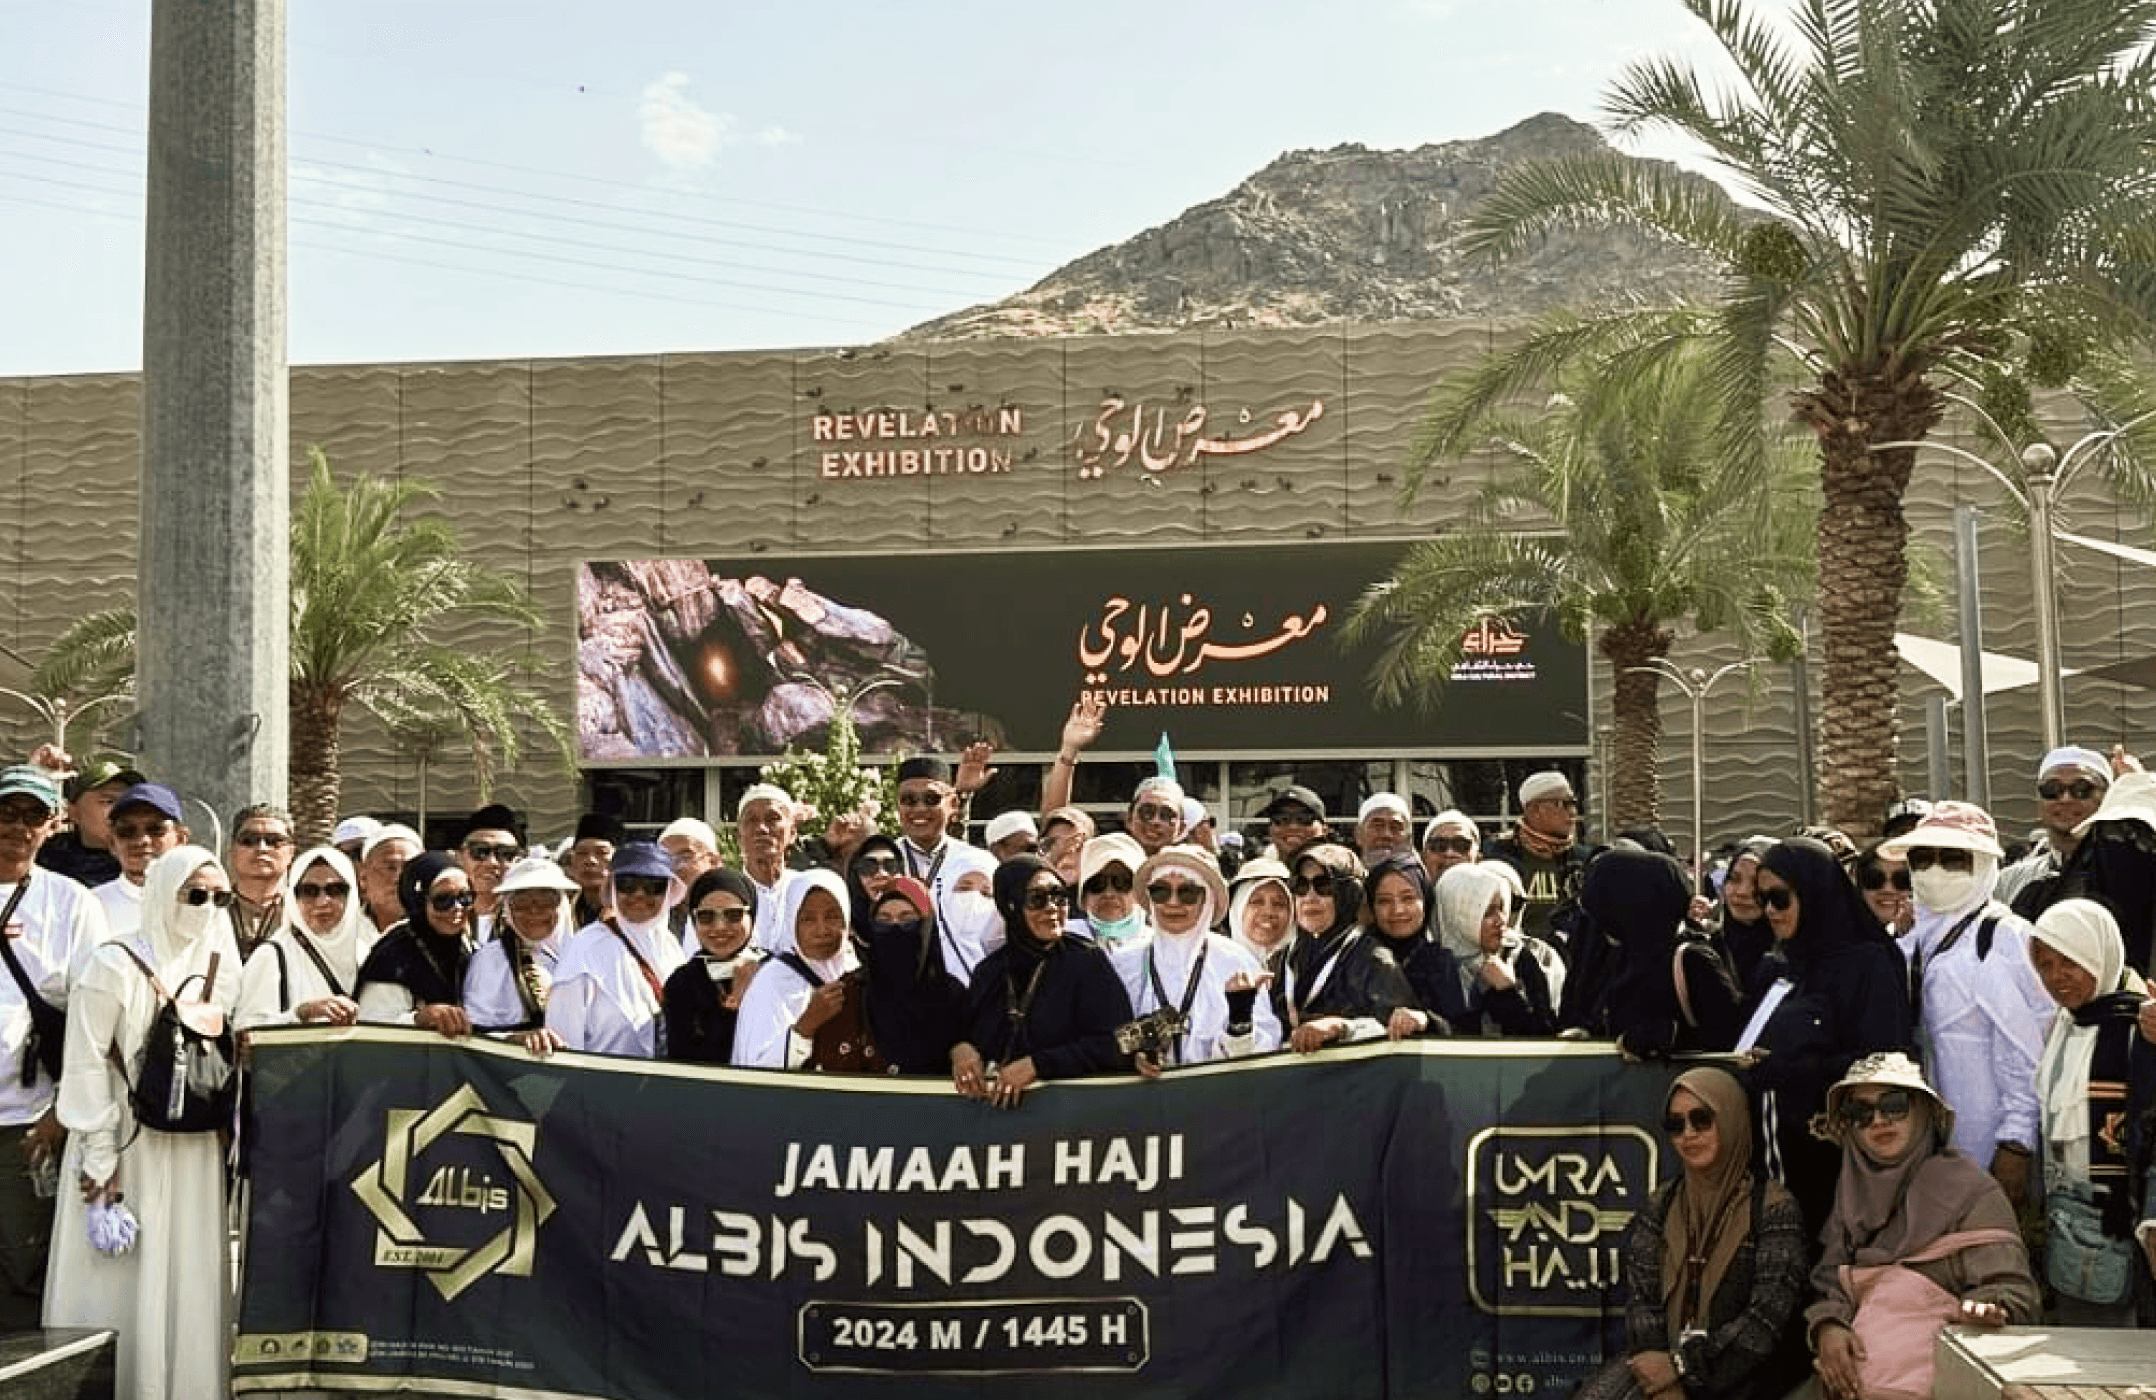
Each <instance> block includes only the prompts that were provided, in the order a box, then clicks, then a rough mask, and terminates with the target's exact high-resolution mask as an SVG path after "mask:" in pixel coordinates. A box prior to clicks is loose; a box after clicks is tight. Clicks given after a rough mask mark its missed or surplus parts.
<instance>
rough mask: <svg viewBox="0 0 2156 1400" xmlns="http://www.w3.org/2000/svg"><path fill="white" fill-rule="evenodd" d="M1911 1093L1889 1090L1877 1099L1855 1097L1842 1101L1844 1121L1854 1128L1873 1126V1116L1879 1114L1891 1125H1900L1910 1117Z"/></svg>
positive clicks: (1902, 1090)
mask: <svg viewBox="0 0 2156 1400" xmlns="http://www.w3.org/2000/svg"><path fill="white" fill-rule="evenodd" d="M1909 1102H1910V1100H1909V1091H1908V1090H1907V1089H1889V1090H1887V1091H1886V1092H1885V1093H1883V1094H1881V1095H1880V1096H1879V1097H1878V1098H1876V1099H1860V1098H1857V1097H1856V1096H1855V1095H1851V1096H1850V1097H1848V1098H1846V1099H1843V1100H1842V1109H1841V1114H1842V1121H1843V1122H1844V1123H1847V1124H1848V1125H1849V1126H1850V1127H1852V1128H1867V1127H1870V1126H1871V1121H1872V1116H1873V1115H1874V1114H1877V1115H1878V1116H1879V1117H1880V1118H1882V1119H1884V1120H1885V1121H1887V1122H1889V1123H1899V1122H1900V1121H1901V1120H1902V1119H1904V1118H1907V1117H1908V1116H1909Z"/></svg>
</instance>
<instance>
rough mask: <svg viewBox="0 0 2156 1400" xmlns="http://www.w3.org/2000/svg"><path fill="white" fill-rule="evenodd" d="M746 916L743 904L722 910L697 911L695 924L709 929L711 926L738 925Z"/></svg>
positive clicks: (746, 907)
mask: <svg viewBox="0 0 2156 1400" xmlns="http://www.w3.org/2000/svg"><path fill="white" fill-rule="evenodd" d="M748 916H749V910H748V906H747V905H745V904H733V905H728V906H727V907H726V908H724V909H699V910H697V911H696V914H695V918H696V922H697V923H699V924H702V925H703V926H704V927H705V928H710V927H711V926H712V925H713V924H738V923H740V922H741V921H742V920H744V919H746V918H748Z"/></svg>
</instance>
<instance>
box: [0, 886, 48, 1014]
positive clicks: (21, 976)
mask: <svg viewBox="0 0 2156 1400" xmlns="http://www.w3.org/2000/svg"><path fill="white" fill-rule="evenodd" d="M29 890H30V876H29V873H28V872H27V871H26V872H24V874H23V877H22V878H21V879H20V880H17V881H16V882H15V893H13V894H11V895H9V896H8V899H7V908H5V909H0V958H5V959H6V960H7V970H8V975H9V976H11V977H13V978H14V979H15V985H16V986H18V987H20V988H22V994H23V995H24V996H26V997H28V998H29V999H30V1000H31V1001H33V1002H36V1003H39V1004H40V1005H44V1006H47V1007H50V1006H51V1003H50V1002H47V1001H46V1000H45V998H43V997H41V996H39V995H38V994H37V988H35V987H33V986H31V985H30V974H29V973H27V972H25V971H23V966H22V964H21V963H20V962H18V961H16V958H15V940H14V939H12V938H9V937H8V936H7V923H8V920H10V919H12V918H14V917H15V911H16V909H17V908H19V907H20V906H21V904H22V897H23V896H24V895H25V894H27V893H28V892H29Z"/></svg>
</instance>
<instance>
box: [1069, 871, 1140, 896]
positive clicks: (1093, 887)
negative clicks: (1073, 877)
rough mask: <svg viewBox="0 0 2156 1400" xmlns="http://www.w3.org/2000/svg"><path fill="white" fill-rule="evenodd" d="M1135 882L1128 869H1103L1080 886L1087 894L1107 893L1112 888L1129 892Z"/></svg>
mask: <svg viewBox="0 0 2156 1400" xmlns="http://www.w3.org/2000/svg"><path fill="white" fill-rule="evenodd" d="M1133 883H1134V881H1132V879H1131V876H1130V872H1129V871H1128V870H1103V871H1101V872H1100V873H1099V874H1098V875H1095V876H1094V877H1093V878H1092V879H1090V880H1087V881H1086V882H1085V883H1084V884H1083V885H1080V886H1079V887H1078V888H1079V891H1080V892H1081V893H1083V894H1087V895H1096V894H1106V893H1107V892H1108V891H1110V890H1114V891H1115V892H1116V893H1117V894H1129V893H1130V890H1131V885H1132V884H1133Z"/></svg>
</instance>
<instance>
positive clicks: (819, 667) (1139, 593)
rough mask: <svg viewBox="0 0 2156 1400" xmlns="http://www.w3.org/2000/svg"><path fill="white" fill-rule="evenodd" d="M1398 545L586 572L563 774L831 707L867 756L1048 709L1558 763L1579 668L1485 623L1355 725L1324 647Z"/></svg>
mask: <svg viewBox="0 0 2156 1400" xmlns="http://www.w3.org/2000/svg"><path fill="white" fill-rule="evenodd" d="M1405 548H1406V547H1405V546H1404V545H1401V544H1398V543H1384V544H1364V543H1349V544H1302V545H1251V546H1204V547H1197V548H1180V549H1173V548H1160V549H1142V548H1141V549H1124V550H1113V551H1109V550H1028V551H1023V552H1011V553H993V552H979V553H931V552H927V551H923V552H919V553H887V554H879V555H875V556H866V555H798V556H793V557H785V558H780V557H773V556H768V555H756V556H752V557H749V558H736V559H710V560H680V559H672V560H628V561H607V562H593V563H589V564H587V565H585V566H584V568H583V569H582V570H581V571H580V575H579V582H578V596H577V608H578V633H577V636H578V681H577V727H578V737H579V743H580V746H581V751H582V756H583V758H584V760H585V761H586V762H587V763H633V762H638V761H648V760H668V759H693V758H763V757H769V756H773V755H776V754H778V753H780V752H783V751H784V750H785V748H786V747H787V746H788V745H789V744H792V745H796V746H802V747H809V746H814V745H818V744H820V743H822V742H823V738H824V735H825V733H826V732H827V730H828V727H829V724H830V720H831V717H832V715H833V713H834V712H835V708H836V706H837V705H839V704H841V703H845V702H847V701H848V700H849V699H851V700H852V702H853V704H854V707H855V708H854V714H855V717H856V721H857V723H858V726H859V728H860V731H861V735H862V741H863V744H864V746H865V747H866V748H867V749H868V751H869V752H871V753H892V752H899V751H907V752H918V751H928V750H949V749H953V748H956V747H959V746H961V745H963V744H965V743H966V742H968V741H969V740H971V739H973V738H975V737H981V738H986V739H988V740H990V741H991V742H993V743H995V744H996V746H997V747H998V748H1001V749H1004V750H1007V751H1013V752H1039V753H1046V752H1052V751H1053V750H1054V749H1055V747H1056V741H1057V734H1058V732H1059V730H1060V729H1061V727H1062V723H1063V720H1064V717H1065V716H1066V715H1067V714H1068V713H1069V710H1070V706H1071V702H1072V700H1073V698H1074V697H1076V696H1077V695H1078V694H1079V693H1080V692H1081V691H1092V692H1095V693H1097V694H1099V695H1100V696H1101V698H1102V699H1104V700H1105V701H1107V703H1108V718H1107V728H1106V731H1105V732H1104V733H1103V734H1102V736H1101V739H1100V741H1099V743H1098V744H1097V745H1095V749H1096V751H1099V752H1113V751H1138V752H1142V751H1147V750H1150V749H1151V748H1152V747H1153V745H1154V743H1155V741H1156V740H1157V739H1158V738H1159V736H1160V734H1161V732H1162V731H1164V730H1165V731H1166V732H1167V733H1168V734H1169V735H1170V736H1171V737H1172V739H1173V741H1174V743H1175V747H1176V749H1177V751H1178V752H1182V753H1192V754H1196V753H1212V752H1222V753H1255V752H1287V753H1316V752H1320V751H1332V752H1342V753H1352V754H1377V753H1385V752H1396V751H1437V750H1461V749H1497V750H1506V751H1517V752H1554V751H1558V750H1566V749H1571V750H1578V749H1581V748H1584V747H1585V746H1586V744H1587V742H1588V732H1589V731H1588V723H1587V657H1586V652H1585V649H1584V648H1583V647H1582V646H1580V645H1579V644H1577V643H1569V642H1566V641H1565V640H1564V639H1563V638H1562V637H1561V636H1559V635H1558V633H1557V631H1556V629H1555V627H1554V626H1553V625H1551V624H1548V623H1545V622H1540V621H1530V620H1521V621H1516V622H1511V623H1508V622H1505V621H1498V620H1493V621H1490V622H1486V623H1484V624H1483V625H1481V626H1480V627H1478V628H1477V629H1476V631H1475V633H1474V634H1473V635H1471V636H1470V637H1469V639H1468V656H1467V659H1466V660H1464V661H1463V662H1462V663H1461V665H1460V666H1459V667H1458V668H1457V669H1456V670H1455V672H1454V675H1453V679H1452V683H1451V684H1450V685H1449V686H1447V687H1446V688H1445V692H1444V694H1443V696H1442V703H1441V704H1440V705H1439V706H1438V707H1437V708H1436V709H1434V710H1418V709H1416V708H1414V707H1411V706H1403V707H1382V708H1381V707H1379V706H1377V705H1376V703H1375V702H1374V701H1373V700H1372V698H1371V694H1370V685H1369V679H1368V678H1369V672H1370V666H1371V661H1372V654H1371V653H1372V649H1369V648H1359V649H1357V648H1349V647H1347V646H1346V645H1345V644H1344V642H1343V624H1344V623H1345V621H1346V618H1347V616H1348V614H1349V612H1350V610H1351V609H1352V608H1353V606H1354V604H1355V601H1356V599H1357V598H1358V597H1360V596H1361V594H1362V593H1363V591H1364V590H1365V589H1366V588H1368V587H1369V585H1370V584H1371V583H1373V582H1375V581H1376V580H1378V579H1381V578H1383V577H1385V576H1386V575H1387V574H1389V573H1390V572H1391V570H1392V568H1393V566H1394V565H1395V564H1396V563H1397V562H1398V561H1399V559H1400V557H1401V554H1402V553H1403V552H1404V550H1405Z"/></svg>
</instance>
